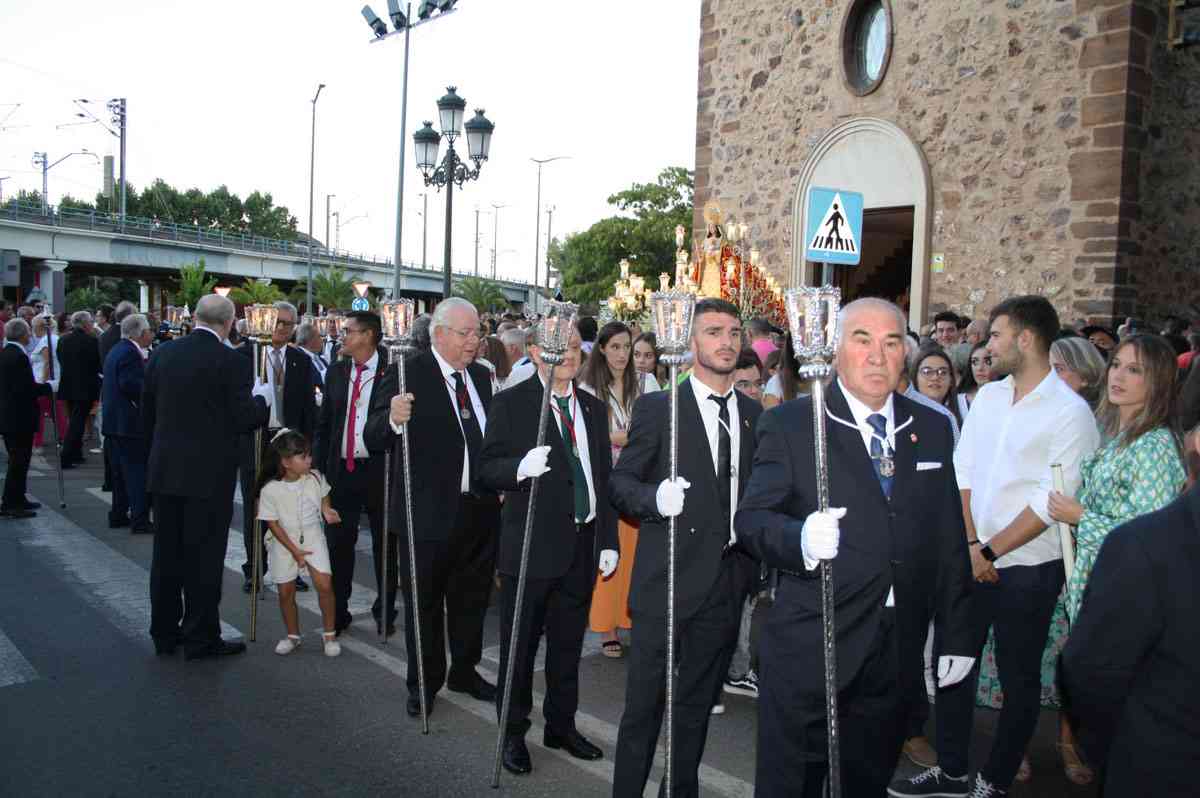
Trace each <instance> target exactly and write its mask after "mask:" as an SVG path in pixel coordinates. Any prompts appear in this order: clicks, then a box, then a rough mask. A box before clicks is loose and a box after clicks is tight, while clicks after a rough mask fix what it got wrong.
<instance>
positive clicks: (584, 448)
mask: <svg viewBox="0 0 1200 798" xmlns="http://www.w3.org/2000/svg"><path fill="white" fill-rule="evenodd" d="M545 386H546V383H545V381H544V380H543V381H542V388H543V390H545ZM556 398H557V399H567V398H569V399H570V401H569V402H568V403H567V406H568V407H569V408H571V424H572V425H574V428H575V445H576V446H577V447H579V464H580V465H581V466H583V476H584V479H586V480H587V489H588V514H587V518H585V519H584V523H585V524H586V523H589V522H591V521H594V520H595V519H596V486H595V483H593V482H592V452H591V449H590V448H589V447H588V431H587V422H586V421H585V420H584V418H583V411H582V410H580V409H579V399H578V398H577V397H576V396H575V395H574V392H573V391H572V392H571V393H566V394H558V393H555V392H554V391H551V392H550V415H551V417H552V418H553V420H554V426H555V427H556V428H557V429H558V434H559V435H561V436H562V439H563V445H564V446H566V447H567V448H568V449H570V448H571V438H570V437H569V436H567V435H563V434H562V426H563V425H562V417H561V416H560V415H559V408H558V402H556V401H554V400H555V399H556Z"/></svg>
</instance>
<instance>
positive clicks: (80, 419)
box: [62, 400, 92, 464]
mask: <svg viewBox="0 0 1200 798" xmlns="http://www.w3.org/2000/svg"><path fill="white" fill-rule="evenodd" d="M91 412H92V402H91V401H90V400H89V401H86V402H80V401H75V400H68V401H67V438H66V440H65V441H64V442H63V449H62V461H63V462H64V463H68V464H69V463H78V462H82V461H83V429H84V427H86V426H87V420H88V415H89V414H91Z"/></svg>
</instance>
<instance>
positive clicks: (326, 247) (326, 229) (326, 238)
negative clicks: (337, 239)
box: [325, 194, 337, 253]
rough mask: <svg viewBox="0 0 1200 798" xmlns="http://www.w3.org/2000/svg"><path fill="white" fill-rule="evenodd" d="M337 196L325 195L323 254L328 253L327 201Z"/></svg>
mask: <svg viewBox="0 0 1200 798" xmlns="http://www.w3.org/2000/svg"><path fill="white" fill-rule="evenodd" d="M336 196H337V194H326V195H325V252H326V253H328V252H329V249H330V247H329V201H330V200H331V199H333V198H334V197H336Z"/></svg>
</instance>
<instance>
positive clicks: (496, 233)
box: [492, 202, 508, 280]
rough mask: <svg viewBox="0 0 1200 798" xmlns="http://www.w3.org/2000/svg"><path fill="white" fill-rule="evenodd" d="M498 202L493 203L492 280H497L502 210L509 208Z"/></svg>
mask: <svg viewBox="0 0 1200 798" xmlns="http://www.w3.org/2000/svg"><path fill="white" fill-rule="evenodd" d="M507 207H508V206H507V205H501V204H500V203H498V202H493V203H492V222H493V223H494V224H493V225H492V279H493V280H495V279H496V258H497V257H498V256H497V253H498V252H499V251H500V209H501V208H507Z"/></svg>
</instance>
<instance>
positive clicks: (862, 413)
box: [805, 377, 945, 607]
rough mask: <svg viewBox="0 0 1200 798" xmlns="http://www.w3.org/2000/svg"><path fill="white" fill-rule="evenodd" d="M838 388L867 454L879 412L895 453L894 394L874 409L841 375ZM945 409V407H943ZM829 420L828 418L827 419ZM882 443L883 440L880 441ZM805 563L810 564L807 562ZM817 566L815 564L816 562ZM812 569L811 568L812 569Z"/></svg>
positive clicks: (892, 595) (891, 602) (891, 594)
mask: <svg viewBox="0 0 1200 798" xmlns="http://www.w3.org/2000/svg"><path fill="white" fill-rule="evenodd" d="M838 388H840V389H841V391H842V396H844V397H846V404H847V405H849V406H850V415H852V416H854V424H855V426H857V427H858V434H859V435H861V436H862V439H863V446H866V447H867V456H868V457H869V456H870V454H871V439H872V438H874V437H875V434H876V433H875V428H874V427H872V426H871V423H870V422H869V421H867V418H868V417H869V416H872V415H875V414H878V415H881V416H883V417H884V419H886V420H887V425H886V427H885V429H886V430H887V445H886V446H884V449H885V450H887V451H888V452H892V453H893V454H894V453H895V451H896V410H895V403H894V402H893V401H892V394H890V393H889V394H888V397H887V400H886V401H885V402H884V403H883V407H881V408H880V409H879V410H872V409H871V408H869V407H867V406H866V405H865V404H863V403H862V402H861V401H859V399H858V397H857V396H855V395H854V394H852V393H850V391H848V390H847V389H846V383H844V382H842V379H841V377H839V378H838ZM943 409H945V408H943ZM826 421H828V419H826ZM880 443H882V441H880ZM805 565H808V563H807V562H805ZM814 567H815V564H814ZM810 570H811V569H810ZM883 606H885V607H894V606H896V589H895V587H894V586H893V587H889V588H888V594H887V599H886V600H885V601H884V602H883Z"/></svg>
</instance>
